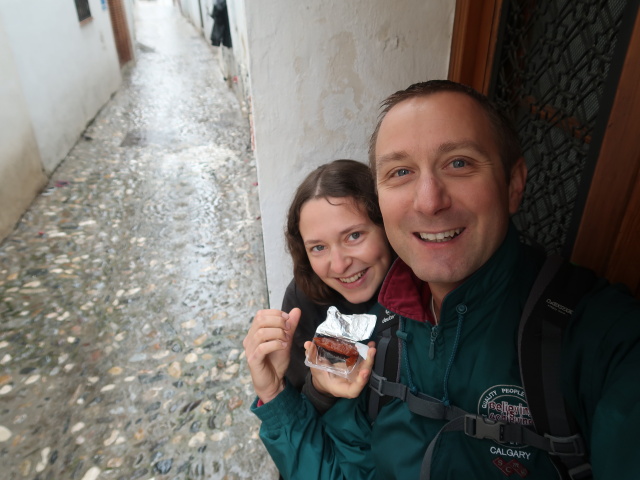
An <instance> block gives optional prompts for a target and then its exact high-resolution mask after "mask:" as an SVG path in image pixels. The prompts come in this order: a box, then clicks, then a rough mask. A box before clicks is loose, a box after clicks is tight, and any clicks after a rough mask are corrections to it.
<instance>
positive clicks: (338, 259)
mask: <svg viewBox="0 0 640 480" xmlns="http://www.w3.org/2000/svg"><path fill="white" fill-rule="evenodd" d="M351 262H352V258H351V255H349V253H348V252H346V251H345V249H344V248H340V247H338V248H333V249H331V270H333V271H334V272H335V273H337V274H342V273H344V272H346V271H347V269H348V268H349V266H350V265H351Z"/></svg>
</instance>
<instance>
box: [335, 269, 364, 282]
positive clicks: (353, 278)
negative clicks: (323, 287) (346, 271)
mask: <svg viewBox="0 0 640 480" xmlns="http://www.w3.org/2000/svg"><path fill="white" fill-rule="evenodd" d="M364 272H365V270H363V271H361V272H358V273H356V274H355V275H352V276H350V277H345V278H339V279H338V280H340V281H341V282H342V283H353V282H355V281H356V280H359V279H360V278H361V277H362V276H363V275H364Z"/></svg>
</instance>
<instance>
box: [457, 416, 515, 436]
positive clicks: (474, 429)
mask: <svg viewBox="0 0 640 480" xmlns="http://www.w3.org/2000/svg"><path fill="white" fill-rule="evenodd" d="M504 427H505V425H504V423H501V422H498V421H496V420H491V419H489V418H486V417H483V416H480V415H471V414H467V415H465V416H464V433H465V434H467V435H469V436H470V437H474V438H479V439H482V438H488V439H490V440H496V441H498V442H504V440H505V437H504V435H505V430H504Z"/></svg>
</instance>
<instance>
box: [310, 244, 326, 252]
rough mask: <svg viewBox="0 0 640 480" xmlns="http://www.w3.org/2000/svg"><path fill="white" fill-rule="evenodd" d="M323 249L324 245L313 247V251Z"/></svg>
mask: <svg viewBox="0 0 640 480" xmlns="http://www.w3.org/2000/svg"><path fill="white" fill-rule="evenodd" d="M322 250H324V245H316V246H314V247H311V251H312V252H321V251H322Z"/></svg>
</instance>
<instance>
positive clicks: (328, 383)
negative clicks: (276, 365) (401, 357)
mask: <svg viewBox="0 0 640 480" xmlns="http://www.w3.org/2000/svg"><path fill="white" fill-rule="evenodd" d="M368 345H369V351H368V352H367V358H366V360H364V361H362V362H360V364H358V365H357V366H356V368H355V369H354V371H353V372H351V374H350V375H349V377H348V378H343V377H340V376H338V375H334V374H333V373H330V372H327V371H325V370H320V369H318V368H312V369H311V376H312V378H313V386H314V387H315V389H316V390H317V391H318V392H320V393H322V394H324V395H327V394H328V395H333V396H334V397H342V398H356V397H357V396H358V395H360V392H361V391H362V389H363V388H364V387H365V386H366V385H367V382H368V381H369V375H371V370H372V368H373V360H374V358H375V356H376V349H375V345H376V344H375V342H369V344H368ZM304 349H305V350H306V354H307V357H309V358H315V355H316V346H315V344H314V343H313V342H305V343H304Z"/></svg>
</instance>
